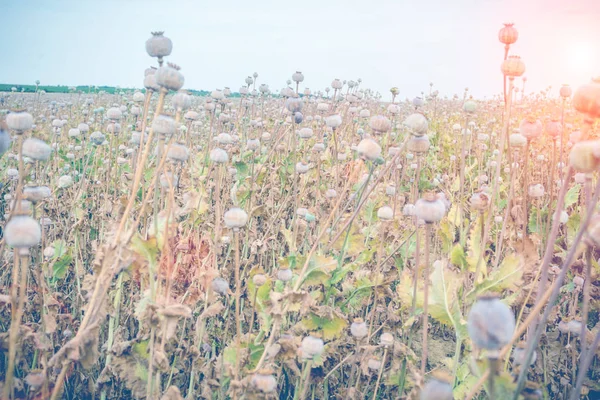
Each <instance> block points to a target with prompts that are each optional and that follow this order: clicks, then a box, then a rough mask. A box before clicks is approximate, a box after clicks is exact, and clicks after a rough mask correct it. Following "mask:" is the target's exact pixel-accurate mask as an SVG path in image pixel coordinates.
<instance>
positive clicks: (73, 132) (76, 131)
mask: <svg viewBox="0 0 600 400" xmlns="http://www.w3.org/2000/svg"><path fill="white" fill-rule="evenodd" d="M68 134H69V137H71V138H76V137H79V135H81V132H80V131H79V129H77V128H71V129H69V133H68Z"/></svg>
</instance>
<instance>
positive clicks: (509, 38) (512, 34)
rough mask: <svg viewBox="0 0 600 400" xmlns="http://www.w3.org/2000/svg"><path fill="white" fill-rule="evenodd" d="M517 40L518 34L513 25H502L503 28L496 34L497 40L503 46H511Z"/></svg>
mask: <svg viewBox="0 0 600 400" xmlns="http://www.w3.org/2000/svg"><path fill="white" fill-rule="evenodd" d="M518 38H519V32H518V31H517V29H516V28H515V27H514V24H508V23H506V24H504V27H503V28H502V29H500V31H499V32H498V40H500V43H503V44H505V45H507V46H508V45H511V44H513V43H515V42H516V41H517V39H518Z"/></svg>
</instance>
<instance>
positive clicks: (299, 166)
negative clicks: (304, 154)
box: [296, 161, 310, 174]
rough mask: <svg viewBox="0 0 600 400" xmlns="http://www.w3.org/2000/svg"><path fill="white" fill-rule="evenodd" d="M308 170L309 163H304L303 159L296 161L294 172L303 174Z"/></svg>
mask: <svg viewBox="0 0 600 400" xmlns="http://www.w3.org/2000/svg"><path fill="white" fill-rule="evenodd" d="M309 170H310V165H309V164H307V163H305V162H304V161H300V162H298V163H296V173H298V174H305V173H307V172H308V171H309Z"/></svg>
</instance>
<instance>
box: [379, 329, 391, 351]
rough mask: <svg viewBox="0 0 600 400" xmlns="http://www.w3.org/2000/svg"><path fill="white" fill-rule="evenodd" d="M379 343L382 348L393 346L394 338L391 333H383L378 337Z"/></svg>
mask: <svg viewBox="0 0 600 400" xmlns="http://www.w3.org/2000/svg"><path fill="white" fill-rule="evenodd" d="M379 343H380V344H381V345H382V346H383V347H389V346H392V345H393V344H394V336H393V335H392V334H391V333H389V332H384V333H382V334H381V336H380V337H379Z"/></svg>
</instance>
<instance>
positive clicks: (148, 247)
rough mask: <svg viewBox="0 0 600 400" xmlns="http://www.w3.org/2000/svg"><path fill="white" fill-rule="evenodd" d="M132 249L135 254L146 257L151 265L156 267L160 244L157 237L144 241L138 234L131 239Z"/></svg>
mask: <svg viewBox="0 0 600 400" xmlns="http://www.w3.org/2000/svg"><path fill="white" fill-rule="evenodd" d="M131 248H132V250H133V251H134V252H136V253H137V254H139V255H140V256H142V257H144V258H145V259H146V260H147V261H148V262H149V263H150V264H152V265H154V264H155V263H156V259H157V256H158V243H157V240H156V238H155V237H153V238H150V239H148V240H144V239H142V237H141V236H140V235H139V234H137V235H135V236H134V237H133V238H131Z"/></svg>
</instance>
